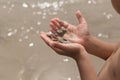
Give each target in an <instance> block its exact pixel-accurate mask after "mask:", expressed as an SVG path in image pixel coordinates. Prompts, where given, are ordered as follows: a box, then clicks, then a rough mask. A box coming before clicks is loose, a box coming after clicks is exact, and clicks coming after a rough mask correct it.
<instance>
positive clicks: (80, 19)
mask: <svg viewBox="0 0 120 80" xmlns="http://www.w3.org/2000/svg"><path fill="white" fill-rule="evenodd" d="M76 17H77V19H78V22H79V23H86V21H85V19H84V17H83V16H82V13H81V12H80V11H79V10H78V11H77V12H76Z"/></svg>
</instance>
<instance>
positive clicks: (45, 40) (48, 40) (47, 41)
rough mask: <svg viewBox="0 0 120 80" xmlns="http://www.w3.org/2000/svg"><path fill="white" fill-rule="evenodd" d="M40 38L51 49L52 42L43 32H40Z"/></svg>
mask: <svg viewBox="0 0 120 80" xmlns="http://www.w3.org/2000/svg"><path fill="white" fill-rule="evenodd" d="M40 37H41V38H42V39H43V40H44V42H45V43H46V44H47V45H48V46H50V47H52V43H53V41H52V40H51V39H50V38H49V37H48V36H47V35H46V33H45V32H41V33H40Z"/></svg>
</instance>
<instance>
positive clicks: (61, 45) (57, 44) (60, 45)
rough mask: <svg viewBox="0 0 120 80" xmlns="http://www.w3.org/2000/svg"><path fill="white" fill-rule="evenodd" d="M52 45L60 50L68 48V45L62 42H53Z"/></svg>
mask: <svg viewBox="0 0 120 80" xmlns="http://www.w3.org/2000/svg"><path fill="white" fill-rule="evenodd" d="M53 46H54V47H55V48H58V49H60V50H62V51H68V50H69V47H68V46H67V44H63V43H54V44H53Z"/></svg>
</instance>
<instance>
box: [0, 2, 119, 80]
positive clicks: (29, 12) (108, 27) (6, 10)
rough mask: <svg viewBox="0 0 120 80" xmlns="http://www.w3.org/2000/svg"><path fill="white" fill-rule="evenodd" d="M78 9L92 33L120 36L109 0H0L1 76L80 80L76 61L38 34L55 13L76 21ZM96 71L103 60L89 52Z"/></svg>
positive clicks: (1, 78) (7, 79)
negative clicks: (46, 42) (47, 42)
mask: <svg viewBox="0 0 120 80" xmlns="http://www.w3.org/2000/svg"><path fill="white" fill-rule="evenodd" d="M77 10H80V11H81V12H82V14H83V16H84V17H85V19H86V20H87V22H88V24H89V28H90V31H91V33H92V35H94V36H96V37H98V38H100V39H102V40H105V41H110V42H117V41H119V38H120V35H118V34H120V31H119V30H120V27H119V25H120V22H119V21H120V16H119V15H118V14H117V12H115V10H114V9H113V7H112V4H111V1H110V0H0V80H80V76H79V72H78V69H77V66H76V63H75V61H74V60H72V59H71V58H68V57H65V56H60V55H57V54H56V53H55V52H54V51H53V50H51V49H50V48H49V47H48V46H47V45H46V44H45V43H44V42H43V41H42V40H41V39H40V37H39V32H40V31H49V22H50V20H51V19H52V18H55V17H58V18H60V19H62V20H65V21H67V22H69V23H71V24H74V25H77V24H78V21H77V19H76V16H75V12H76V11H77ZM90 58H91V60H92V61H93V65H94V66H95V69H96V71H97V72H99V71H100V69H101V67H102V65H103V63H104V61H103V60H102V59H99V58H97V57H94V56H91V55H90Z"/></svg>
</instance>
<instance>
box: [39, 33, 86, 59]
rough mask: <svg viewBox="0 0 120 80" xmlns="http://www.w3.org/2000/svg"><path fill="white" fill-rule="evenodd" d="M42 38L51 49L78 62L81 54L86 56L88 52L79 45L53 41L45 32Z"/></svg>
mask: <svg viewBox="0 0 120 80" xmlns="http://www.w3.org/2000/svg"><path fill="white" fill-rule="evenodd" d="M40 36H41V38H42V39H43V40H44V42H45V43H46V44H47V45H48V46H49V47H51V48H52V49H53V50H54V51H55V52H57V53H58V54H60V55H65V56H69V57H72V58H74V59H75V60H77V59H79V58H80V56H81V54H84V53H85V52H86V51H85V49H84V47H83V46H82V45H80V44H78V43H68V44H64V43H60V42H57V41H53V40H51V39H50V38H49V37H48V36H47V35H46V33H45V32H41V34H40Z"/></svg>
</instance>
